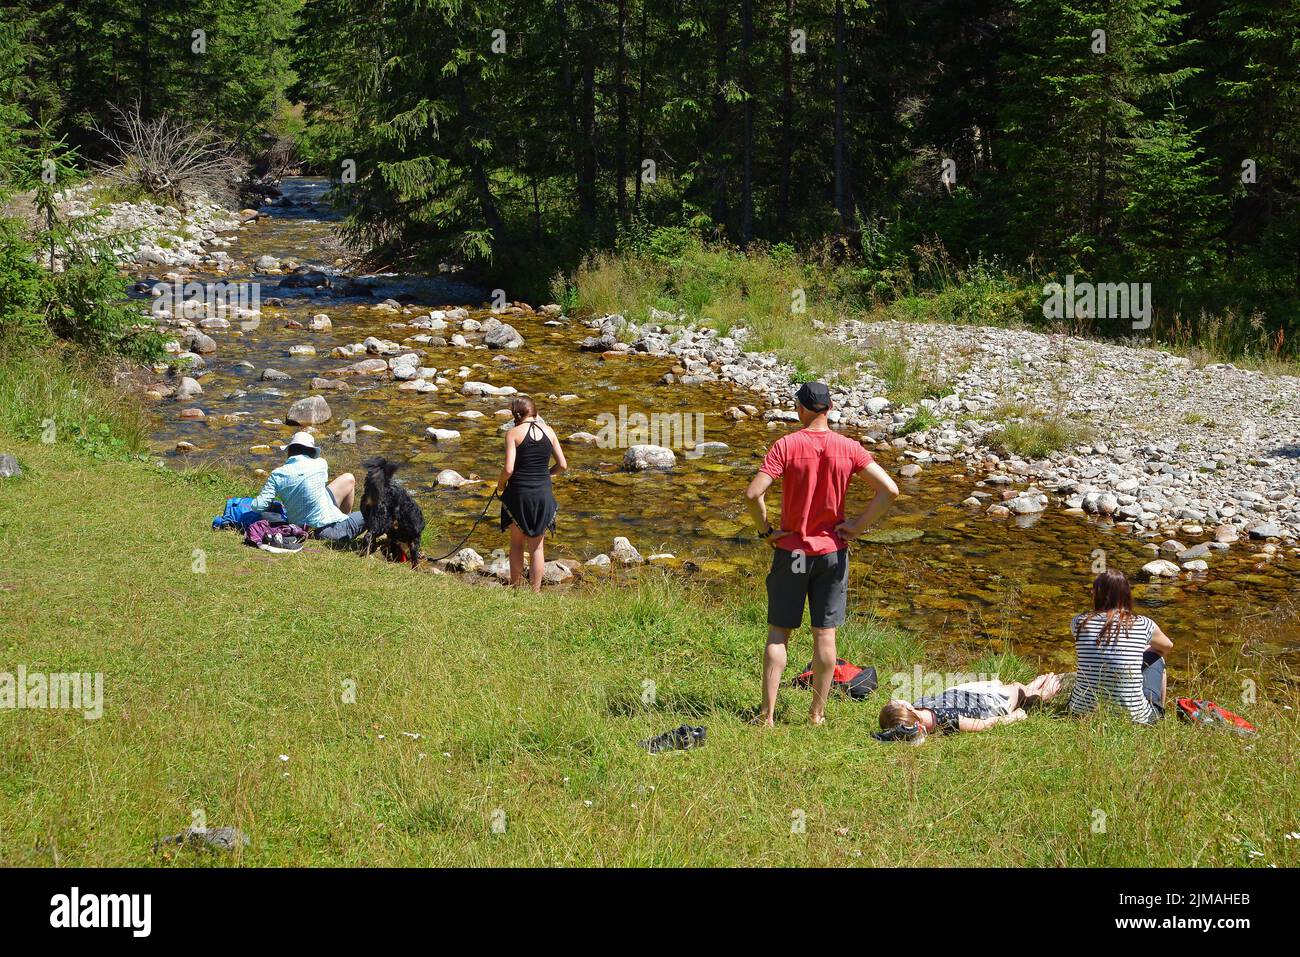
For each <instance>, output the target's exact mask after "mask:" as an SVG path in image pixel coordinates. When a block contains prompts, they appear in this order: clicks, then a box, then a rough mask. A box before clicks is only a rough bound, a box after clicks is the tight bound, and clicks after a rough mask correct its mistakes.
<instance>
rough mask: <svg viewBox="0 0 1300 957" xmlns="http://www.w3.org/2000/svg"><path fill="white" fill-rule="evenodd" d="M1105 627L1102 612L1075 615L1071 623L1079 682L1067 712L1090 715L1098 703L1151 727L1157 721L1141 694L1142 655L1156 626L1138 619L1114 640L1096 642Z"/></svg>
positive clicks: (1115, 635)
mask: <svg viewBox="0 0 1300 957" xmlns="http://www.w3.org/2000/svg"><path fill="white" fill-rule="evenodd" d="M1105 625H1106V615H1105V613H1104V612H1101V613H1097V614H1092V615H1088V614H1082V615H1076V616H1075V617H1074V620H1073V621H1072V622H1071V623H1070V631H1071V633H1072V634H1073V635H1074V656H1075V661H1076V666H1077V670H1078V678H1077V679H1076V681H1075V684H1074V691H1073V692H1072V693H1071V695H1070V710H1071V711H1072V712H1074V713H1076V714H1078V713H1082V712H1086V711H1092V710H1093V709H1094V708H1095V707H1096V706H1097V702H1098V701H1099V700H1101V701H1108V702H1110V703H1112V704H1114V705H1116V706H1117V707H1120V708H1123V709H1124V710H1125V711H1127V712H1128V713H1129V717H1131V718H1132V719H1133V720H1134V721H1137V722H1139V723H1140V724H1154V723H1155V722H1156V720H1157V719H1158V718H1159V714H1158V713H1157V712H1156V710H1155V708H1153V707H1152V706H1151V702H1150V701H1148V700H1147V697H1146V695H1144V694H1143V693H1142V653H1143V652H1145V651H1146V649H1147V646H1148V645H1149V644H1150V643H1151V637H1152V636H1153V635H1154V634H1155V629H1156V626H1155V622H1153V621H1152V620H1151V619H1150V618H1146V617H1144V616H1142V615H1137V616H1135V617H1134V618H1133V619H1131V620H1130V621H1129V623H1128V625H1126V626H1121V627H1120V628H1118V630H1117V633H1116V632H1112V634H1113V635H1114V637H1113V640H1111V639H1108V640H1107V641H1105V642H1103V643H1102V644H1101V645H1098V644H1097V638H1098V636H1099V635H1100V634H1101V630H1102V628H1104V627H1105Z"/></svg>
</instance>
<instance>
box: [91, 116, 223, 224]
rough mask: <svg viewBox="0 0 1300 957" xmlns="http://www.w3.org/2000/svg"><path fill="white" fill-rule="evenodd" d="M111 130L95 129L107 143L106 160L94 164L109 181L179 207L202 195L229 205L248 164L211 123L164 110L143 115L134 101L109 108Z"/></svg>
mask: <svg viewBox="0 0 1300 957" xmlns="http://www.w3.org/2000/svg"><path fill="white" fill-rule="evenodd" d="M113 115H114V117H115V118H116V121H117V122H116V124H115V126H114V127H113V128H112V129H101V128H99V127H96V128H95V129H96V132H98V133H99V134H100V135H102V136H103V137H104V138H105V139H106V140H107V141H108V146H109V150H110V154H111V155H110V158H109V159H107V160H105V161H104V162H101V163H99V164H98V168H99V172H100V174H101V175H103V176H104V177H105V178H107V179H108V180H109V181H110V182H111V183H114V184H116V185H118V186H121V187H124V188H126V189H143V190H144V191H146V192H148V193H149V194H150V195H154V196H162V197H165V198H167V199H169V200H170V201H171V202H173V203H176V204H178V205H184V204H185V203H186V202H187V201H189V200H191V199H194V198H197V197H198V196H200V195H203V194H206V195H207V196H208V198H209V199H211V200H213V201H215V202H218V203H223V204H225V205H232V204H234V203H235V202H236V201H237V198H238V192H237V191H238V187H237V184H238V183H239V182H240V180H242V179H243V178H244V177H245V176H246V175H247V173H248V163H247V162H246V161H245V160H244V159H243V158H242V157H241V156H240V155H239V152H238V150H237V149H236V147H235V146H234V145H233V144H232V143H230V142H228V141H226V140H223V139H222V138H221V137H220V136H218V135H217V132H216V129H215V128H214V127H213V126H212V125H211V124H210V123H194V122H190V121H181V120H176V119H174V118H172V117H171V116H169V115H168V114H166V113H164V114H161V115H160V116H158V117H155V118H153V119H146V118H145V117H144V116H142V115H141V113H140V106H139V104H138V103H136V104H133V105H132V106H130V107H128V108H125V109H124V108H122V107H118V106H114V107H113Z"/></svg>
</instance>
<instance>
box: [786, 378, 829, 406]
mask: <svg viewBox="0 0 1300 957" xmlns="http://www.w3.org/2000/svg"><path fill="white" fill-rule="evenodd" d="M794 400H795V401H796V402H798V403H799V404H800V405H801V406H803V407H804V408H805V409H807V410H808V411H809V412H825V411H826V410H827V409H829V408H830V407H831V390H830V389H829V388H827V387H826V383H825V382H805V383H804V384H803V385H801V386H799V391H798V392H797V393H795V397H794Z"/></svg>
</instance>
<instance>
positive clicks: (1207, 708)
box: [1176, 698, 1255, 736]
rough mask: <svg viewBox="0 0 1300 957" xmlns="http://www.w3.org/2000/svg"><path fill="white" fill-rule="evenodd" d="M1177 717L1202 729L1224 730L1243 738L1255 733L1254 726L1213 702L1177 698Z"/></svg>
mask: <svg viewBox="0 0 1300 957" xmlns="http://www.w3.org/2000/svg"><path fill="white" fill-rule="evenodd" d="M1176 704H1177V706H1178V714H1179V717H1182V718H1186V719H1187V720H1188V721H1190V722H1191V723H1192V724H1196V725H1200V726H1201V727H1203V728H1226V729H1227V730H1229V731H1232V732H1233V733H1235V734H1240V735H1243V736H1246V735H1252V734H1254V733H1255V726H1254V725H1253V724H1251V723H1250V722H1249V721H1247V720H1246V719H1245V718H1243V717H1242V716H1241V715H1239V714H1233V713H1232V712H1231V711H1229V710H1228V709H1227V708H1221V707H1219V706H1218V705H1217V704H1215V703H1214V702H1213V701H1205V700H1202V699H1197V698H1179V699H1178V701H1177V702H1176Z"/></svg>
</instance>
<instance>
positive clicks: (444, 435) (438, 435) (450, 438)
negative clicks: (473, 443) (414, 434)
mask: <svg viewBox="0 0 1300 957" xmlns="http://www.w3.org/2000/svg"><path fill="white" fill-rule="evenodd" d="M424 434H425V435H427V436H429V438H431V439H433V441H435V442H454V441H456V440H457V439H459V438H460V433H459V432H457V431H456V430H455V429H437V428H434V427H433V426H429V427H428V428H427V429H425V430H424Z"/></svg>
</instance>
